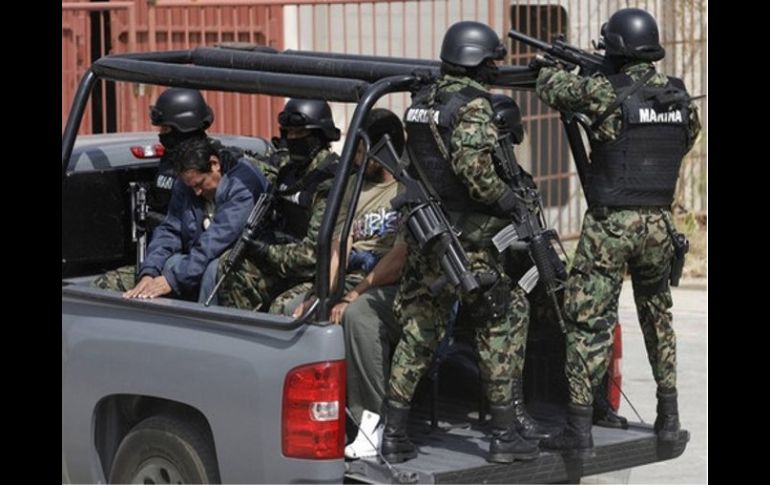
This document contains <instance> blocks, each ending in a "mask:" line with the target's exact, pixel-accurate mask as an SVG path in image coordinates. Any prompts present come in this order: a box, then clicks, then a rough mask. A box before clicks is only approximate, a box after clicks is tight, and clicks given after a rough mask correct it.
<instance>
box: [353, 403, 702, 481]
mask: <svg viewBox="0 0 770 485" xmlns="http://www.w3.org/2000/svg"><path fill="white" fill-rule="evenodd" d="M438 410H439V426H438V429H431V427H430V414H429V409H428V408H427V407H418V408H417V409H415V412H413V413H412V416H411V418H410V422H409V436H410V438H412V440H413V441H414V443H415V444H416V445H417V447H418V449H419V452H418V453H419V454H418V455H417V458H415V459H413V460H409V461H407V462H404V463H400V464H397V465H393V471H391V470H390V469H389V468H388V465H386V464H382V463H380V462H379V459H378V458H368V459H361V460H354V461H349V462H347V463H346V477H347V478H349V479H351V480H355V481H358V482H363V483H560V482H575V483H577V482H579V481H580V477H582V476H585V475H595V474H598V473H606V472H610V471H614V470H619V469H622V468H629V467H633V466H638V465H645V464H649V463H653V462H657V461H662V460H668V459H671V458H676V457H678V456H679V455H681V454H682V453H683V452H684V450H685V447H686V446H687V440H686V439H683V440H681V441H680V442H678V443H676V445H675V446H673V447H672V448H670V449H660V448H659V447H658V444H657V439H656V437H655V434H654V432H653V430H652V427H651V426H649V425H645V424H640V423H629V429H627V430H622V429H609V428H600V427H597V426H594V428H593V437H594V445H595V446H596V456H595V457H594V458H590V459H587V460H585V461H584V462H582V463H581V461H580V460H577V459H565V458H564V457H562V455H561V454H559V453H553V452H550V451H541V453H540V456H539V457H538V458H536V459H535V460H532V461H515V462H514V463H512V464H510V465H502V464H493V463H489V462H487V461H486V459H485V457H486V454H487V450H488V448H489V433H488V431H487V429H486V425H479V423H478V419H477V416H478V412H468V406H467V405H465V404H463V403H458V402H457V401H451V400H445V399H441V400H440V402H439V406H438ZM539 411H540V413H538V418H541V416H543V415H544V414H550V415H551V416H555V415H556V414H554V413H555V412H557V410H554V409H550V410H547V409H540V410H539ZM548 411H551V412H550V413H549V412H548ZM563 419H564V417H563V414H561V415H560V417H557V418H552V419H551V420H550V421H549V420H546V421H542V420H541V419H539V420H541V421H542V422H544V423H547V427H548V428H551V429H559V421H561V420H563Z"/></svg>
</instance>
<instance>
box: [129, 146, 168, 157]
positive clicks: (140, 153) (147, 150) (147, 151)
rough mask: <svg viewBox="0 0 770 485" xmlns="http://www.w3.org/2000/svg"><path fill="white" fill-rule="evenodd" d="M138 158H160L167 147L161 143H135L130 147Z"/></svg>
mask: <svg viewBox="0 0 770 485" xmlns="http://www.w3.org/2000/svg"><path fill="white" fill-rule="evenodd" d="M130 150H131V154H132V155H134V156H135V157H136V158H143V159H144V158H160V157H162V156H163V154H164V153H166V147H164V146H163V145H161V144H160V143H156V144H154V145H135V146H132V147H131V148H130Z"/></svg>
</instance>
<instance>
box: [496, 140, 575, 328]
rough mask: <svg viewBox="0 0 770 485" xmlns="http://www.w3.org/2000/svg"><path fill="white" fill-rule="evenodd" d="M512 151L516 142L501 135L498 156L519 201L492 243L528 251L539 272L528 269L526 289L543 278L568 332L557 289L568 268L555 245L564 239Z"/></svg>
mask: <svg viewBox="0 0 770 485" xmlns="http://www.w3.org/2000/svg"><path fill="white" fill-rule="evenodd" d="M512 155H513V145H512V143H511V140H510V138H509V137H504V138H502V139H500V140H499V142H498V144H497V146H496V148H495V158H496V159H497V160H496V161H497V164H498V167H499V168H500V171H501V172H502V174H501V175H502V176H503V179H504V180H505V181H506V182H508V184H509V186H510V187H511V190H513V192H514V194H515V195H516V199H517V201H518V203H517V204H516V208H515V209H514V213H513V214H512V219H513V222H511V224H509V225H507V226H505V227H504V228H503V229H501V230H500V232H498V233H497V234H495V236H494V237H493V238H492V243H493V244H494V245H495V247H496V248H497V250H498V251H499V252H501V253H502V252H503V251H505V250H506V249H508V248H512V249H526V250H528V251H529V255H530V257H531V258H532V261H533V262H534V263H535V268H536V271H537V274H536V275H532V274H531V273H530V272H527V274H526V275H525V278H522V280H525V279H526V280H527V283H528V285H529V288H525V290H526V289H531V288H532V287H533V286H534V285H535V284H536V283H537V279H539V280H540V281H542V282H543V285H544V286H545V289H546V293H548V295H550V297H551V299H552V301H553V305H554V308H555V309H556V317H557V318H558V320H559V326H560V327H561V330H562V332H565V333H566V327H565V326H564V319H563V318H562V315H561V309H560V308H559V302H558V300H557V298H556V292H557V291H558V290H559V289H560V283H561V282H562V281H564V280H565V279H566V278H567V271H566V269H565V268H564V263H563V262H562V260H561V258H559V255H558V254H556V251H555V250H554V248H553V241H555V242H557V243H559V245H561V241H560V240H559V235H558V234H557V233H556V231H555V230H553V229H549V228H548V227H547V224H546V222H545V218H544V216H543V203H542V200H541V198H540V192H539V191H538V190H537V189H536V188H534V187H532V186H529V185H528V184H527V183H526V182H525V180H524V172H523V170H522V169H521V167H520V166H519V164H518V163H516V160H515V159H514V158H513V156H512ZM562 251H563V248H562Z"/></svg>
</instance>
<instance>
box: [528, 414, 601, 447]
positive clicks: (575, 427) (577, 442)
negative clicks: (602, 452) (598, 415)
mask: <svg viewBox="0 0 770 485" xmlns="http://www.w3.org/2000/svg"><path fill="white" fill-rule="evenodd" d="M592 424H593V407H592V406H590V405H589V406H583V405H580V404H573V403H569V405H567V425H566V426H565V427H564V430H563V431H562V433H561V434H559V435H556V436H554V437H552V438H549V439H547V440H543V441H542V442H541V443H540V444H541V445H542V446H543V448H548V449H552V450H562V451H564V452H565V453H566V454H567V455H574V456H576V457H578V458H593V457H594V456H596V451H595V450H594V437H593V435H592V434H591V425H592Z"/></svg>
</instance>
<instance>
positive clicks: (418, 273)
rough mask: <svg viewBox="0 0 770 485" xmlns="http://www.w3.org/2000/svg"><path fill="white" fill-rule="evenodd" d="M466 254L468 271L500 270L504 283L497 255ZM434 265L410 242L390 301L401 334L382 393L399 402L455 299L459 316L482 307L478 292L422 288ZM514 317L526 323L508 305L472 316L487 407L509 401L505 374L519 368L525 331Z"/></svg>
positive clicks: (407, 397) (422, 367)
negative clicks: (495, 313) (496, 311)
mask: <svg viewBox="0 0 770 485" xmlns="http://www.w3.org/2000/svg"><path fill="white" fill-rule="evenodd" d="M468 257H469V259H470V261H471V268H470V269H471V270H472V271H474V272H482V271H489V270H491V269H494V270H495V271H497V272H498V273H500V274H502V276H501V280H500V281H501V282H502V284H507V285H510V278H508V276H506V275H505V274H504V273H503V271H502V268H501V266H500V261H499V259H498V258H497V257H496V256H494V255H492V253H489V252H484V251H478V252H469V253H468ZM437 268H438V265H437V264H435V262H433V261H431V260H429V259H428V258H426V257H424V256H423V255H422V254H420V252H419V249H417V248H415V247H411V245H410V248H409V256H408V258H407V263H406V268H405V269H404V273H403V276H402V279H401V284H400V287H399V290H398V293H397V295H396V301H395V303H394V313H395V316H396V320H397V321H398V323H399V325H400V326H401V327H402V328H403V332H402V336H401V340H400V341H399V343H398V345H397V346H396V351H395V354H394V355H393V363H392V369H391V376H390V381H389V384H388V397H389V398H390V399H393V400H396V401H399V402H402V403H409V402H410V401H411V399H412V396H413V395H414V391H415V388H416V387H417V383H418V382H419V380H420V378H421V377H422V376H423V374H424V373H425V372H426V370H427V369H428V367H429V366H430V364H431V362H432V360H433V354H434V352H435V350H436V347H437V346H438V343H439V342H440V340H441V339H442V338H443V336H444V333H445V330H446V323H447V319H448V318H449V315H450V312H451V310H452V307H453V305H454V303H455V301H457V300H458V299H459V300H460V301H461V305H462V308H463V310H462V311H461V316H462V315H463V314H466V315H467V314H468V311H470V312H471V313H473V312H474V311H477V310H479V309H480V307H482V306H484V305H488V303H487V302H486V301H485V300H483V295H464V294H461V293H460V292H459V291H460V290H459V289H455V288H450V287H449V286H445V287H444V289H443V290H442V291H441V292H440V293H439V294H438V295H436V296H433V295H431V293H430V292H429V290H428V288H429V286H430V284H431V283H432V282H433V281H434V280H435V279H436V278H437V277H438V276H439V275H440V274H441V273H439V272H438V271H440V270H438V269H437ZM508 287H509V288H510V286H508ZM508 294H511V293H510V292H509V293H508ZM515 295H519V296H523V291H519V292H515ZM517 299H518V298H517ZM523 308H528V306H527V305H526V303H524V302H521V301H519V302H518V303H515V304H514V310H515V311H517V312H518V311H521V310H522V309H523ZM482 310H483V309H482ZM514 321H516V323H517V324H521V322H528V315H526V314H522V315H519V316H517V317H516V318H514V316H513V312H512V311H511V308H510V306H509V307H508V310H507V311H503V312H501V314H500V315H499V316H496V317H495V316H492V315H487V317H486V318H474V320H473V322H474V323H475V325H476V326H475V328H474V340H475V343H476V349H477V351H478V354H479V368H480V371H481V378H482V380H483V382H484V384H485V389H486V392H487V398H488V399H489V402H490V404H493V405H500V404H506V403H509V402H511V401H512V395H511V378H512V377H513V374H514V372H515V371H516V369H519V371H520V369H521V368H522V366H523V360H522V361H521V362H518V361H519V360H520V359H519V356H520V355H521V356H523V351H524V345H523V344H524V342H525V341H526V330H525V331H524V332H523V333H521V332H514V331H513V330H512V326H513V324H514ZM525 326H526V325H525ZM522 337H523V338H522ZM513 341H517V342H518V344H519V348H518V350H515V349H514V348H513Z"/></svg>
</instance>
